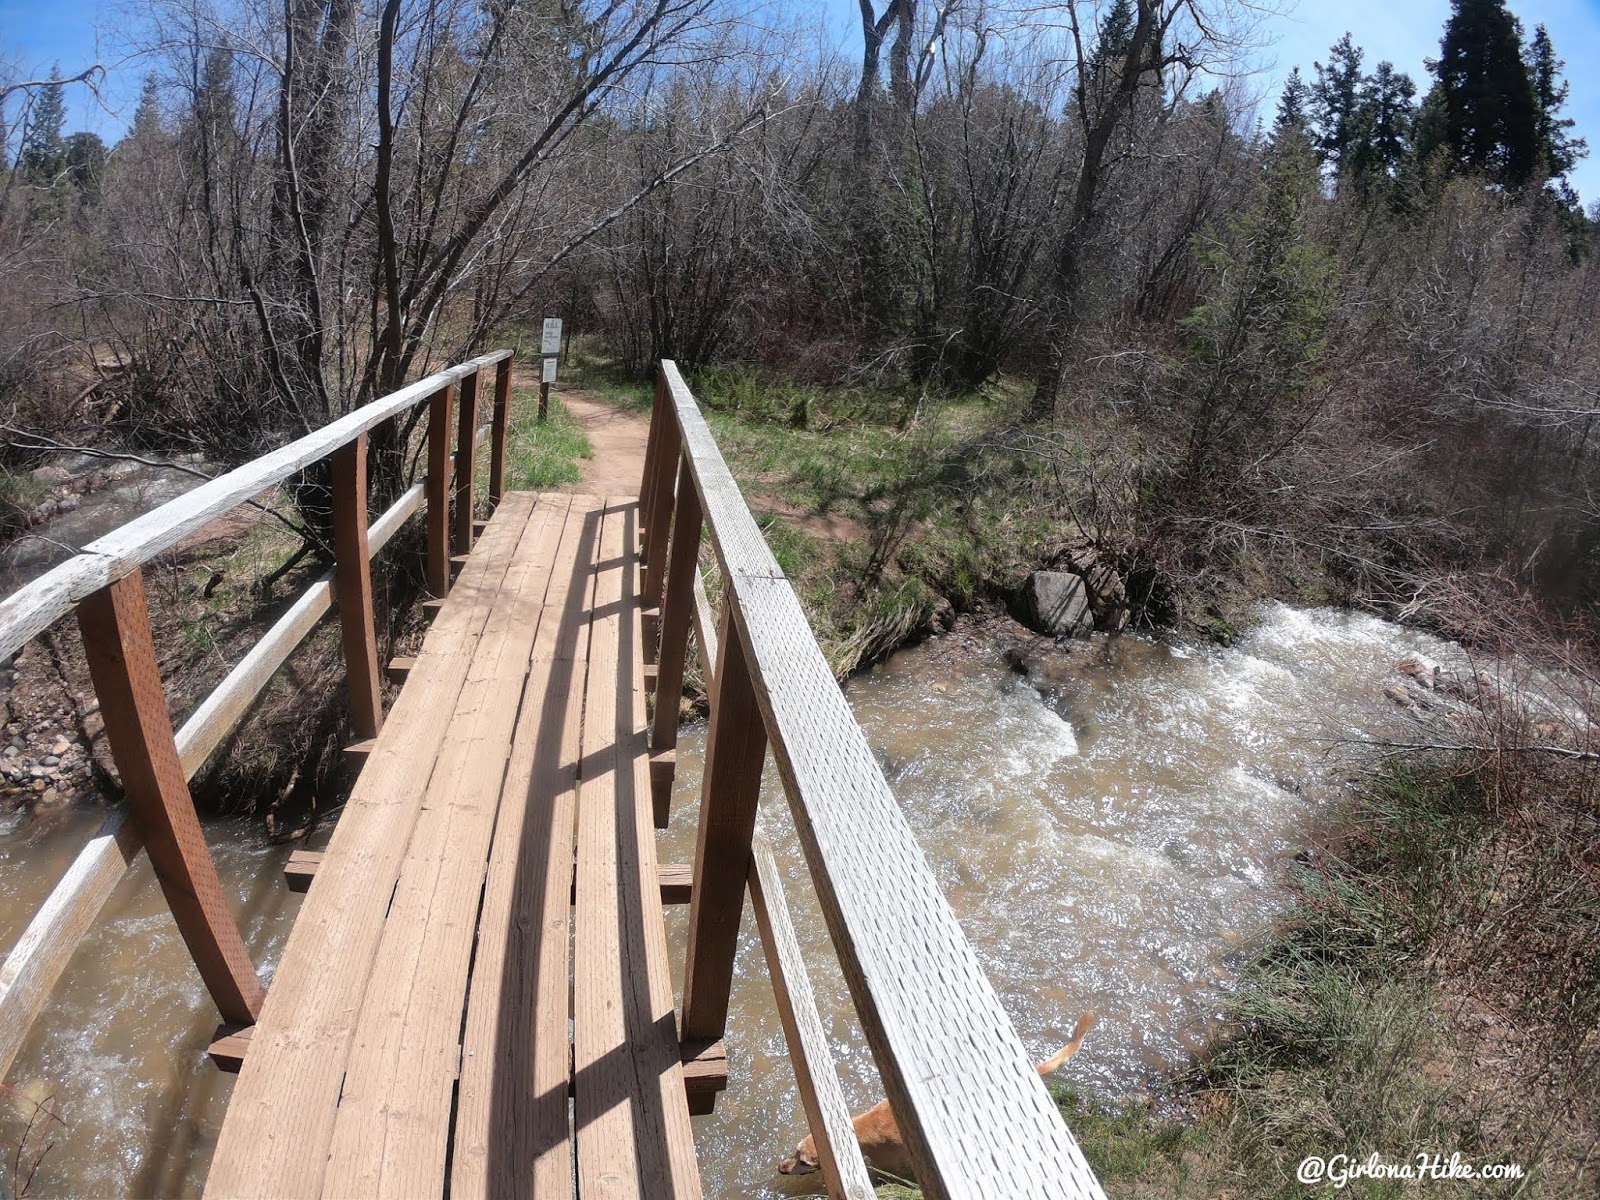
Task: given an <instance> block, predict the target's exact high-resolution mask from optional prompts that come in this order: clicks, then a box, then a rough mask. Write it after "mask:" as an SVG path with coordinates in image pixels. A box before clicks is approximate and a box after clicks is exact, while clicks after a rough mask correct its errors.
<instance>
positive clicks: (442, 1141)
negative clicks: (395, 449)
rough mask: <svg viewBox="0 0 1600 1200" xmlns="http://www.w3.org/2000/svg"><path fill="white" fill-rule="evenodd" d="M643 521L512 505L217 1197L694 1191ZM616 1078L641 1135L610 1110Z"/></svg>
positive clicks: (468, 573) (579, 500)
mask: <svg viewBox="0 0 1600 1200" xmlns="http://www.w3.org/2000/svg"><path fill="white" fill-rule="evenodd" d="M636 509H637V505H636V503H635V502H634V501H633V500H631V499H629V500H626V501H602V500H601V499H599V498H598V497H588V496H581V495H580V496H571V497H569V496H559V497H557V496H544V497H539V498H538V499H537V501H535V500H534V498H532V497H529V496H526V495H517V494H515V493H509V494H507V496H506V497H505V499H504V500H503V501H502V503H501V505H500V508H499V510H498V511H497V513H496V515H495V517H494V518H493V519H492V520H491V521H490V522H489V524H488V526H487V528H486V529H485V530H484V534H483V537H482V540H481V541H480V542H479V543H478V545H477V547H476V548H475V550H474V552H473V554H472V555H471V557H470V558H469V560H468V562H467V565H466V567H465V568H464V570H463V572H462V575H461V578H460V580H459V581H458V582H457V584H456V587H455V589H454V590H453V591H452V593H451V595H450V597H449V599H448V600H447V601H446V602H445V604H444V605H443V607H442V609H441V611H440V613H439V616H438V619H437V620H436V621H435V623H434V625H433V627H432V629H431V630H430V631H429V634H428V637H427V640H426V642H425V643H424V647H423V650H422V653H421V654H420V655H419V656H418V658H417V661H416V665H415V666H414V667H413V668H412V670H411V672H410V673H409V675H408V678H407V681H406V684H405V686H404V688H403V689H402V691H401V693H400V696H399V698H398V700H397V701H396V704H395V707H394V709H393V711H392V712H391V714H390V716H389V718H388V719H387V721H386V722H385V724H384V727H383V730H382V732H381V733H380V734H379V736H378V738H377V740H376V742H375V744H374V747H373V750H372V754H371V756H370V758H369V760H368V763H367V766H366V768H365V769H364V770H363V772H362V776H361V778H360V780H359V781H358V783H357V785H356V789H355V792H354V793H353V795H352V797H351V800H350V803H349V805H348V806H347V808H346V810H345V813H344V814H343V816H342V817H341V819H340V823H339V826H338V827H337V828H336V830H335V832H334V836H333V838H332V840H331V841H330V843H329V846H328V849H327V852H326V854H325V855H324V857H323V859H322V861H321V862H320V863H319V864H318V866H317V872H316V885H315V886H314V887H313V888H311V889H310V891H309V892H308V893H307V896H306V901H305V904H304V907H303V908H302V910H301V913H300V915H299V918H298V920H297V921H296V924H295V928H294V931H293V932H292V934H291V936H290V939H289V943H288V945H287V946H286V948H285V951H284V956H283V959H282V961H281V963H280V965H279V967H278V971H277V975H276V978H275V980H274V982H273V985H272V988H271V989H270V991H269V993H268V997H267V1001H266V1005H265V1008H264V1011H263V1013H262V1019H261V1023H260V1024H259V1025H258V1026H257V1027H256V1028H255V1029H254V1030H253V1031H252V1036H251V1037H250V1039H249V1047H250V1049H249V1053H248V1055H246V1056H245V1059H244V1063H243V1067H242V1071H241V1074H240V1078H239V1081H238V1084H237V1086H236V1089H235V1092H234V1096H233V1099H232V1102H231V1103H230V1106H229V1111H228V1114H227V1117H226V1119H225V1121H224V1125H223V1130H222V1134H221V1137H220V1139H219V1143H218V1147H217V1152H216V1155H215V1157H214V1159H213V1164H212V1170H211V1176H210V1179H209V1180H208V1182H207V1188H206V1190H207V1193H208V1194H209V1195H213V1196H247V1195H252V1196H267V1195H297V1196H317V1195H322V1196H343V1195H370V1196H380V1195H407V1196H413V1195H418V1196H420V1195H440V1194H444V1193H445V1192H447V1191H448V1192H449V1193H451V1194H456V1195H461V1196H469V1195H470V1196H478V1195H488V1194H506V1193H508V1192H511V1191H518V1192H527V1191H531V1192H532V1193H533V1194H535V1195H537V1196H541V1197H542V1196H553V1197H562V1198H566V1197H570V1195H571V1189H572V1184H573V1180H574V1178H575V1172H576V1173H577V1174H578V1175H580V1176H581V1175H582V1172H583V1171H584V1169H585V1164H586V1162H593V1163H594V1164H596V1165H597V1166H603V1167H604V1168H605V1169H604V1170H603V1171H602V1172H601V1174H602V1175H604V1176H613V1175H615V1176H618V1177H620V1178H622V1179H623V1180H624V1181H625V1182H624V1183H622V1184H620V1185H619V1187H620V1189H621V1194H627V1195H641V1196H658V1195H661V1196H665V1195H671V1196H698V1195H699V1177H698V1168H697V1165H696V1163H695V1158H694V1143H693V1136H692V1131H691V1128H690V1123H689V1117H688V1107H687V1101H686V1098H685V1093H684V1071H683V1068H682V1066H681V1064H680V1060H679V1047H678V1038H677V1027H676V1022H675V1019H674V1014H673V999H672V989H671V981H670V973H669V971H668V961H667V951H666V937H665V926H664V922H663V917H662V907H661V892H660V885H659V881H658V866H657V863H656V860H655V846H654V831H653V826H652V823H651V820H650V811H649V757H648V747H647V736H646V731H645V721H644V696H643V690H642V679H643V664H642V657H641V652H640V644H641V639H640V636H639V598H638V570H637V554H636V553H624V550H623V547H624V546H625V545H633V544H636V543H637V538H636V537H635V538H634V540H633V541H632V542H629V541H627V540H626V539H627V538H628V537H630V535H632V534H633V531H634V528H635V525H636V521H637V517H636ZM575 853H576V856H577V869H576V876H577V888H576V896H574V894H573V878H574V866H573V862H574V854H575ZM574 904H575V905H576V907H575V908H574ZM574 928H575V929H576V931H577V936H576V939H575V942H574V947H575V949H574V955H575V961H573V962H569V956H568V939H569V936H570V934H571V931H572V930H573V929H574ZM574 970H577V971H578V972H579V973H578V975H577V977H576V981H575V982H576V987H577V991H578V997H579V999H578V1005H579V1008H578V1011H577V1013H576V1017H577V1020H576V1023H575V1025H574V1026H571V1027H570V1028H569V1017H570V1016H572V1015H573V1010H572V1008H571V1007H570V1006H569V986H572V985H573V983H574V976H573V974H572V972H573V971H574ZM585 1006H588V1007H587V1008H585ZM586 1013H588V1014H591V1015H592V1023H591V1022H590V1021H589V1020H586ZM613 1018H615V1020H613ZM574 1038H576V1039H577V1044H578V1046H579V1047H580V1053H579V1055H578V1070H577V1073H576V1074H574V1073H573V1060H572V1048H573V1043H574ZM585 1053H587V1054H588V1055H589V1057H588V1058H585V1057H584V1055H585ZM596 1057H598V1059H599V1060H601V1061H602V1062H603V1064H604V1069H605V1070H607V1071H613V1072H614V1080H615V1085H616V1086H618V1087H620V1088H621V1089H622V1093H621V1095H620V1098H619V1099H620V1104H621V1109H622V1111H623V1112H625V1114H626V1116H625V1119H624V1120H623V1121H621V1122H617V1121H615V1120H613V1119H611V1118H612V1116H613V1114H611V1113H610V1112H609V1109H608V1111H606V1112H602V1113H599V1114H595V1113H594V1112H593V1111H592V1109H593V1105H594V1103H595V1101H596V1098H597V1095H598V1094H597V1093H596V1092H595V1090H594V1088H593V1086H592V1085H593V1083H594V1081H595V1080H596V1079H597V1078H599V1076H598V1075H596V1074H595V1073H594V1072H593V1071H585V1070H584V1067H585V1065H589V1066H594V1065H595V1064H594V1060H595V1058H596ZM569 1090H570V1091H571V1093H572V1095H573V1096H574V1100H573V1101H571V1102H569V1100H568V1093H569ZM574 1113H576V1117H575V1118H574ZM618 1130H621V1134H622V1136H620V1137H618V1136H613V1135H614V1134H616V1133H617V1132H618ZM590 1147H595V1148H596V1155H595V1156H592V1157H590V1158H587V1159H586V1157H585V1151H586V1150H587V1149H588V1148H590ZM574 1155H576V1161H575V1159H574ZM608 1184H609V1180H606V1181H604V1182H603V1184H602V1185H597V1186H595V1187H591V1188H589V1189H588V1191H593V1192H594V1194H596V1195H605V1194H611V1193H610V1191H609V1190H608V1186H607V1185H608ZM585 1194H586V1195H587V1194H588V1192H587V1191H586V1192H585Z"/></svg>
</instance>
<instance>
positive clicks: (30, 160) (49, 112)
mask: <svg viewBox="0 0 1600 1200" xmlns="http://www.w3.org/2000/svg"><path fill="white" fill-rule="evenodd" d="M66 122H67V97H66V87H65V85H64V84H62V83H61V68H60V67H59V66H57V67H53V68H51V71H50V82H49V83H47V84H45V86H44V87H42V88H40V89H39V95H38V98H37V99H36V100H35V101H34V104H33V111H32V112H31V113H30V114H29V115H28V123H27V131H26V133H24V135H23V138H22V153H21V154H20V155H19V156H18V158H17V165H18V167H20V168H21V169H22V175H23V178H24V179H26V180H27V181H28V182H29V183H34V184H41V185H48V184H50V183H53V182H54V181H55V180H56V179H57V178H58V177H59V176H60V174H61V172H62V171H64V170H65V169H66V166H67V143H66V139H64V138H63V137H62V136H61V130H62V127H63V126H64V125H65V124H66Z"/></svg>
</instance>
